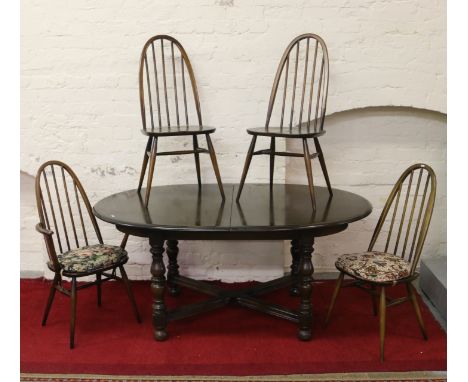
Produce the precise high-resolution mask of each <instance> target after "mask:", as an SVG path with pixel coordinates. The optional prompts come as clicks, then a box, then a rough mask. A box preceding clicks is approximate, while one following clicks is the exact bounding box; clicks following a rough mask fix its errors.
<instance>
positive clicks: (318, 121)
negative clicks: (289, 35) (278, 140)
mask: <svg viewBox="0 0 468 382" xmlns="http://www.w3.org/2000/svg"><path fill="white" fill-rule="evenodd" d="M303 40H306V44H303V45H306V47H305V52H306V53H305V62H304V65H303V67H304V74H303V75H298V63H299V57H300V56H299V49H300V43H301V42H302V41H303ZM314 41H315V44H314V43H313V42H314ZM319 47H320V52H319V51H318V48H319ZM294 48H295V52H294V54H293V57H291V52H293V50H294ZM319 53H321V57H320V58H319V60H318V61H320V62H318V61H317V58H318V56H319ZM290 61H291V62H290ZM309 61H312V63H311V69H309V66H310V65H309ZM328 66H329V64H328V50H327V46H326V44H325V41H324V40H323V39H322V38H321V37H320V36H318V35H316V34H313V33H305V34H302V35H300V36H297V37H296V38H294V39H293V40H292V41H291V42H290V43H289V45H288V46H287V48H286V50H285V51H284V53H283V56H282V57H281V60H280V63H279V65H278V69H277V71H276V75H275V79H274V81H273V87H272V90H271V93H270V99H269V103H268V111H267V118H266V122H265V130H267V131H268V128H269V126H270V122H271V118H272V114H273V110H274V106H275V101H276V98H277V95H278V90H279V87H280V82H281V79H282V77H283V75H284V87H283V95H282V107H281V122H280V123H279V124H278V125H279V127H280V128H281V129H283V128H284V129H285V130H286V128H287V127H289V129H291V128H292V127H293V126H298V127H299V128H302V126H303V123H302V121H303V119H304V118H305V119H306V120H307V122H306V124H307V130H310V128H311V125H313V129H314V131H315V132H319V131H322V130H323V126H324V121H325V113H326V104H327V98H328V80H329V70H328ZM290 67H294V78H293V81H292V83H293V86H292V95H291V97H289V96H288V94H287V93H288V92H287V90H288V73H289V68H290ZM319 68H320V69H319ZM309 71H310V73H311V74H309ZM301 78H302V84H300V82H301ZM317 79H318V81H317ZM316 82H317V86H315V83H316ZM297 84H299V87H297ZM296 88H297V89H298V90H299V93H300V94H298V95H297V96H296ZM307 93H308V94H307ZM288 98H291V100H290V103H291V105H290V113H289V118H288V113H286V114H285V111H286V110H285V109H286V108H285V105H286V100H287V99H288ZM307 98H308V101H307ZM297 102H299V105H297V106H300V112H299V118H298V123H294V124H293V117H294V115H295V110H294V109H295V104H296V103H297ZM307 103H308V105H307ZM304 104H306V109H304ZM313 104H315V110H313V108H312V106H313ZM312 113H315V116H314V115H313V114H312ZM296 115H297V113H296ZM288 120H289V121H288ZM284 122H286V123H287V124H288V126H284ZM311 122H312V123H311ZM275 126H277V124H275Z"/></svg>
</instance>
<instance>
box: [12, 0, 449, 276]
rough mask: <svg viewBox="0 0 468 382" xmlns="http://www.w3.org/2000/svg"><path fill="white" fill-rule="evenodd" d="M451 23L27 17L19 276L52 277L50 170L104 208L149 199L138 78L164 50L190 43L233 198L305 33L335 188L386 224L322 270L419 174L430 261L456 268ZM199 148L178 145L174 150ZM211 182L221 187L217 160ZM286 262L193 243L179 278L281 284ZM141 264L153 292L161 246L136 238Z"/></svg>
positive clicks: (389, 9) (192, 5) (340, 244)
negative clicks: (69, 175)
mask: <svg viewBox="0 0 468 382" xmlns="http://www.w3.org/2000/svg"><path fill="white" fill-rule="evenodd" d="M445 7H446V4H445V2H444V1H436V0H434V1H431V0H428V1H410V0H400V1H379V0H356V1H346V0H331V1H299V0H273V1H272V0H268V1H266V0H251V1H241V0H194V1H180V0H179V1H126V0H103V1H99V2H95V1H84V0H74V1H69V0H49V1H38V0H29V1H23V2H22V3H21V171H22V190H21V193H22V195H21V269H22V270H24V271H32V272H45V269H44V268H45V267H44V247H43V245H42V243H41V238H40V237H39V235H38V234H36V233H35V231H34V224H35V222H36V220H37V218H36V211H35V206H34V200H33V199H32V197H33V188H32V184H33V181H32V179H31V177H30V176H32V175H34V174H35V172H36V170H37V168H38V166H39V165H40V164H41V163H42V162H44V161H46V160H49V159H60V160H63V161H65V162H67V163H68V164H70V165H71V166H72V167H73V168H74V169H75V171H76V172H77V173H78V175H79V176H80V178H81V180H82V182H83V183H84V185H85V187H86V188H87V191H88V194H89V197H90V199H91V202H92V203H93V202H96V201H97V200H99V199H100V198H102V197H104V196H106V195H108V194H110V193H112V192H117V191H120V190H124V189H129V188H134V187H135V186H136V184H137V182H138V173H139V166H140V161H141V156H142V151H143V149H144V146H145V142H146V139H145V137H144V136H143V135H142V134H141V133H140V131H139V130H140V128H141V119H140V115H139V103H138V83H137V71H138V62H139V55H140V52H141V48H142V46H143V44H144V42H145V41H146V40H147V39H148V38H149V37H150V36H152V35H155V34H170V35H172V36H174V37H176V38H177V39H179V41H180V42H181V43H182V44H183V45H184V47H185V49H186V51H187V53H188V54H189V57H190V59H191V61H192V64H193V67H194V70H195V75H196V78H197V81H198V87H199V93H200V99H201V107H202V113H203V120H204V123H205V124H206V125H209V126H215V127H216V128H217V131H216V133H215V134H214V136H213V143H214V145H215V148H216V151H217V155H218V161H219V165H220V169H221V174H222V177H223V180H224V181H225V182H238V181H239V179H240V174H241V171H242V165H243V161H244V158H245V153H246V150H247V147H248V144H249V136H248V135H247V134H246V133H245V129H246V128H248V127H253V126H259V125H262V124H263V123H264V121H265V117H266V108H267V102H268V97H269V92H270V90H271V85H272V82H273V77H274V74H275V71H276V67H277V65H278V62H279V59H280V57H281V54H282V53H283V51H284V48H285V47H286V45H287V44H288V43H289V41H290V40H291V39H292V38H293V37H295V36H296V35H298V34H301V33H305V32H313V33H316V34H319V35H320V36H322V37H323V38H324V40H325V41H326V43H327V45H328V50H329V56H330V85H329V97H328V106H327V114H328V115H329V116H328V119H327V121H326V129H327V134H326V135H325V136H324V137H323V138H322V140H321V143H322V147H323V149H324V151H325V153H326V156H327V163H328V165H329V172H330V176H331V180H332V183H333V185H334V186H335V187H339V188H343V189H348V190H351V191H355V192H358V193H360V194H362V195H363V196H365V197H367V198H368V199H369V200H370V201H371V202H372V203H373V205H374V212H373V214H372V215H371V216H370V217H368V218H367V219H365V220H363V221H360V222H357V223H354V224H352V225H351V226H350V227H349V229H348V230H347V231H345V232H343V233H341V234H338V235H335V236H332V237H328V238H321V239H318V240H317V244H316V256H315V259H314V263H315V267H316V269H317V270H331V269H333V262H334V258H335V257H336V256H337V255H338V254H339V253H342V252H343V251H347V250H349V249H352V250H361V249H365V248H366V247H367V244H368V241H369V239H370V235H371V231H372V228H373V226H374V225H375V221H376V219H377V217H378V212H379V211H380V209H381V208H382V206H383V204H384V202H385V198H386V195H387V194H388V192H389V191H390V188H391V185H392V184H393V183H394V181H395V180H396V179H397V177H398V175H399V174H400V173H401V171H403V169H404V168H406V167H407V166H408V165H409V164H411V163H414V162H416V161H424V162H427V163H429V164H431V165H432V166H433V167H434V169H435V170H436V172H437V175H438V180H439V190H438V191H439V192H438V199H437V204H436V212H435V214H434V218H433V224H432V227H431V231H430V233H429V236H428V242H427V246H426V249H425V253H424V256H441V255H444V254H445V253H446V181H445V179H446V139H445V138H446V117H445V113H446V9H445ZM186 143H188V140H185V139H183V138H182V139H181V140H179V141H177V142H174V141H171V142H169V141H168V140H167V141H163V142H162V144H161V148H162V149H165V148H180V147H181V146H183V145H184V144H186ZM265 143H266V142H265ZM260 144H261V143H260V142H259V145H260ZM278 144H279V145H280V146H279V147H281V145H282V146H283V147H287V148H288V149H294V148H295V147H296V143H295V142H287V143H286V142H284V141H283V142H281V143H278ZM174 162H175V163H174ZM267 165H268V161H267V159H266V158H264V159H257V158H255V160H254V162H253V164H252V167H251V171H250V172H249V177H248V181H250V182H253V181H257V182H264V181H267V174H268V171H267ZM157 166H158V167H157V174H156V181H155V184H169V183H192V182H195V181H196V178H195V175H194V168H193V167H194V164H193V159H192V158H188V157H181V158H178V157H175V158H174V157H172V158H163V159H161V160H160V161H159V162H158V165H157ZM316 173H317V174H318V175H317V176H318V181H317V182H318V184H320V183H321V181H322V179H321V178H320V176H321V175H320V171H317V172H316ZM202 176H203V179H204V182H210V183H211V182H215V179H214V176H213V173H212V169H211V165H210V163H209V160H208V158H207V157H204V158H203V160H202ZM276 181H277V182H284V181H288V182H294V183H305V182H306V179H305V176H304V169H303V163H302V162H300V161H298V160H296V159H292V160H291V161H286V160H283V161H281V160H277V170H276ZM101 228H102V230H103V234H104V237H105V238H106V239H108V241H110V242H116V243H118V242H119V241H120V234H119V233H117V232H115V230H114V229H113V227H111V226H109V225H106V224H104V223H103V224H101ZM284 248H285V246H284V245H283V243H282V242H268V243H261V242H258V243H250V244H247V243H243V242H239V243H235V244H232V243H231V244H229V245H228V243H226V242H218V243H212V242H187V243H181V255H180V256H181V265H182V268H183V270H184V272H185V273H186V274H189V275H192V276H194V277H199V278H222V279H224V280H229V281H234V280H244V279H250V278H258V279H268V278H270V277H272V276H276V275H277V274H280V273H282V272H283V264H284V263H285V255H286V252H287V251H286V250H285V249H284ZM128 249H129V251H130V252H131V261H130V263H129V265H128V269H129V274H130V275H131V277H133V278H147V277H148V275H149V268H148V264H149V253H148V246H147V243H146V242H145V241H144V240H142V239H137V238H132V239H131V240H130V242H129V246H128ZM283 253H284V254H283ZM234 255H235V256H234ZM286 262H287V261H286ZM46 275H48V274H47V273H46Z"/></svg>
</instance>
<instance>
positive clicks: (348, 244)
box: [20, 107, 447, 281]
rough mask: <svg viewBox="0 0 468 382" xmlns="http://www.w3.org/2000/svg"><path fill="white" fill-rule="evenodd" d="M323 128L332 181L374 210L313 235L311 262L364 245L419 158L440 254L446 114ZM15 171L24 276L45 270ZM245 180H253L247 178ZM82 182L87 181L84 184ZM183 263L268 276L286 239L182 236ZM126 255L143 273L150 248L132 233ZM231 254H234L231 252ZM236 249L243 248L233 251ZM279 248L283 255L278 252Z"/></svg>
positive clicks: (292, 178) (407, 111) (428, 248)
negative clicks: (426, 170)
mask: <svg viewBox="0 0 468 382" xmlns="http://www.w3.org/2000/svg"><path fill="white" fill-rule="evenodd" d="M325 128H326V131H327V133H326V134H325V135H324V136H323V138H322V139H321V141H320V142H321V145H322V148H323V150H324V153H325V156H326V160H327V166H328V170H329V173H330V178H331V182H332V185H333V187H336V188H342V189H346V190H350V191H353V192H356V193H358V194H361V195H363V196H364V197H366V198H367V199H369V200H370V202H371V203H372V205H373V206H374V211H373V213H372V214H371V215H370V216H369V217H368V218H366V219H365V220H363V221H360V222H356V223H353V224H351V225H350V226H349V228H348V229H347V230H346V231H344V232H342V233H340V234H337V235H333V236H330V237H323V238H318V239H317V240H316V245H315V251H316V252H315V254H314V267H315V270H316V271H318V272H321V271H334V270H335V268H334V266H333V264H334V261H335V258H336V257H337V256H338V255H340V254H342V253H345V252H354V251H362V250H365V249H366V248H367V246H368V244H369V240H370V237H371V235H372V231H373V229H374V227H375V224H376V221H377V218H378V215H379V213H380V211H381V209H382V207H383V205H384V204H385V200H386V198H387V196H388V193H389V192H390V189H391V187H392V186H393V184H394V183H395V181H396V180H397V178H398V176H399V175H400V174H401V172H402V171H403V170H404V169H405V168H407V167H408V166H409V165H410V164H412V163H415V162H425V163H427V164H429V165H431V166H432V167H433V168H434V171H435V172H436V174H437V180H438V189H437V200H436V204H435V210H434V215H433V218H432V223H431V227H430V229H429V233H428V237H427V240H426V245H425V248H424V250H423V258H425V257H426V258H427V257H431V256H441V255H445V254H446V240H447V239H446V237H447V234H446V195H447V188H446V163H447V161H446V131H447V130H446V115H445V114H441V113H437V112H432V111H427V110H420V109H414V108H407V107H377V108H364V109H357V110H349V111H345V112H340V113H336V114H333V115H331V116H329V117H327V120H326V124H325ZM287 148H288V150H290V151H296V150H299V151H300V150H301V145H300V142H295V141H293V140H289V141H288V142H287ZM313 164H314V167H313V169H314V180H315V182H316V184H319V185H324V180H323V176H322V174H321V171H320V166H319V165H318V162H316V161H314V163H313ZM20 174H21V175H20V176H21V272H22V275H23V276H25V277H28V276H29V277H32V276H35V277H38V276H42V275H43V274H44V268H45V267H44V265H45V260H46V259H45V257H44V254H45V251H43V250H42V249H43V243H42V238H41V237H40V235H38V234H37V233H36V232H35V231H34V225H35V224H36V223H37V210H36V205H35V196H34V177H32V176H30V175H27V174H25V173H23V172H21V173H20ZM286 180H287V182H289V183H303V184H306V179H305V171H304V162H303V160H302V159H300V158H298V159H296V158H293V159H288V161H287V167H286ZM249 181H252V182H253V181H255V180H254V179H249ZM85 187H86V185H85ZM100 225H101V229H103V235H104V237H105V238H106V240H109V241H110V242H114V241H115V242H117V243H118V242H119V241H120V239H121V235H120V233H118V232H116V231H115V229H114V228H113V227H111V226H109V227H107V226H106V225H105V224H101V222H100ZM181 244H182V245H181V255H180V265H181V268H182V269H181V271H182V272H185V273H186V274H189V275H191V276H194V277H196V278H218V279H219V278H221V279H223V280H229V281H241V280H246V279H256V278H257V279H261V280H268V279H270V278H273V277H277V276H278V274H279V273H281V272H282V264H283V263H284V265H285V267H286V268H288V267H289V264H290V254H289V243H285V246H284V253H283V254H282V248H283V245H282V243H281V242H268V243H262V242H256V243H254V248H255V251H254V252H255V256H254V253H250V252H252V243H244V242H236V243H235V246H234V247H233V244H232V243H228V242H216V243H210V242H195V241H194V242H185V243H181ZM128 248H129V251H131V252H132V254H133V255H132V261H131V263H130V264H129V266H128V273H129V276H130V277H131V278H148V277H149V275H150V273H149V256H148V248H147V243H146V241H145V240H142V239H139V238H131V239H130V241H129V245H128ZM234 254H237V255H236V256H233V255H234ZM238 254H246V255H243V256H239V255H238ZM283 255H284V262H283V261H282V258H281V257H282V256H283Z"/></svg>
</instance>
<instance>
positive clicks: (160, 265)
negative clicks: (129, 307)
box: [149, 238, 167, 341]
mask: <svg viewBox="0 0 468 382" xmlns="http://www.w3.org/2000/svg"><path fill="white" fill-rule="evenodd" d="M149 242H150V246H151V249H150V252H151V254H152V255H153V262H152V263H151V275H152V277H151V293H152V295H153V306H152V308H153V335H154V338H155V339H156V340H157V341H164V340H165V339H166V338H167V330H166V325H167V316H166V305H165V304H164V288H165V286H166V278H165V277H164V273H165V272H166V268H165V267H164V261H163V253H164V240H161V239H156V238H150V241H149Z"/></svg>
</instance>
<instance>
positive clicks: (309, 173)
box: [302, 138, 316, 211]
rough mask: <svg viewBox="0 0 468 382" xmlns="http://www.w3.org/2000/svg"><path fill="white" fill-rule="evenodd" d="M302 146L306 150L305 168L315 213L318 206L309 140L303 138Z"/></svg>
mask: <svg viewBox="0 0 468 382" xmlns="http://www.w3.org/2000/svg"><path fill="white" fill-rule="evenodd" d="M302 146H303V148H304V161H305V167H306V172H307V180H308V181H309V193H310V200H311V202H312V208H313V210H314V211H315V209H316V204H315V190H314V179H313V177H312V163H311V158H310V151H309V145H308V143H307V138H302Z"/></svg>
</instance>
